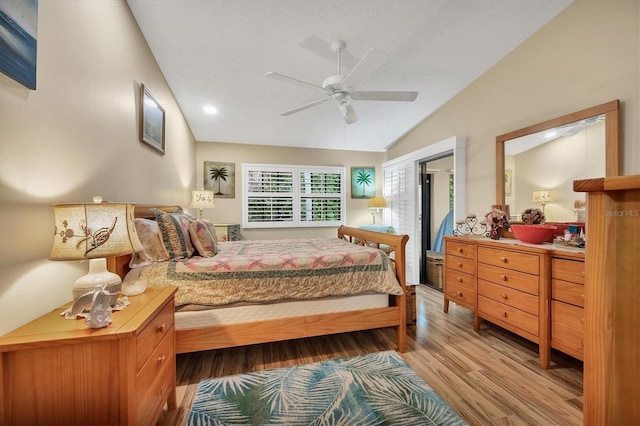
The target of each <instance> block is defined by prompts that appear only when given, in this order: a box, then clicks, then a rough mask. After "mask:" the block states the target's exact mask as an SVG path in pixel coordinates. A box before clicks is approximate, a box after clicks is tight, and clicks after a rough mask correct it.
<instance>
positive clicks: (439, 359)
mask: <svg viewBox="0 0 640 426" xmlns="http://www.w3.org/2000/svg"><path fill="white" fill-rule="evenodd" d="M416 293H417V297H416V300H417V303H416V305H417V309H416V312H417V318H418V319H417V324H416V325H412V326H410V327H408V338H407V352H406V353H405V354H403V358H404V359H405V360H406V361H407V363H408V364H409V365H410V366H411V367H412V368H413V369H414V370H415V371H416V372H417V373H418V374H419V375H420V376H421V377H422V378H423V379H424V380H425V381H426V382H427V383H428V384H429V385H430V386H431V387H432V388H433V389H434V390H435V391H436V392H437V393H438V394H439V395H440V396H441V397H442V399H444V400H445V401H446V402H447V403H448V404H449V405H450V406H451V407H452V408H453V409H455V410H456V411H457V412H458V413H459V414H460V416H462V418H464V419H465V420H466V421H467V422H468V423H469V424H470V425H563V426H565V425H582V363H581V362H580V361H578V360H575V359H573V358H571V357H569V356H566V355H564V354H562V353H559V352H555V351H554V352H553V353H552V356H551V360H552V366H551V368H550V369H548V370H542V369H541V368H540V364H539V359H538V356H537V345H535V344H533V343H530V342H528V341H526V340H524V339H522V338H520V337H518V336H516V335H514V334H511V333H509V332H507V331H505V330H503V329H501V328H499V327H497V326H494V325H492V324H490V323H487V322H486V321H484V322H483V323H482V327H481V329H480V333H475V332H474V331H473V314H472V313H471V312H469V311H467V310H466V309H464V308H461V307H459V306H457V305H455V304H452V305H451V307H450V309H449V313H448V314H445V313H443V311H442V304H443V300H442V293H440V292H438V291H437V290H435V289H432V288H430V287H428V286H424V285H420V286H418V287H417V291H416ZM394 334H395V330H394V329H381V330H370V331H362V332H355V333H346V334H339V335H333V336H323V337H317V338H309V339H300V340H293V341H289V342H280V343H268V344H261V345H253V346H247V347H241V348H230V349H222V350H215V351H205V352H195V353H190V354H180V355H178V356H177V396H178V409H177V410H175V411H170V412H167V411H165V412H164V413H163V415H162V416H161V419H160V422H159V423H158V424H159V425H182V424H184V423H185V420H186V417H187V414H188V413H189V408H190V406H191V403H192V401H193V398H194V395H195V391H196V387H197V385H198V382H199V381H201V380H203V379H207V378H212V377H221V376H227V375H232V374H240V373H246V372H249V371H258V370H264V369H269V368H278V367H285V366H290V365H296V364H305V363H311V362H315V361H322V360H325V359H331V358H343V357H349V356H356V355H360V354H364V353H371V352H377V351H383V350H389V349H395V345H394V343H393V338H394Z"/></svg>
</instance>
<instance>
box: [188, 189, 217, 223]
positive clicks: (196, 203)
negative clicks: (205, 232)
mask: <svg viewBox="0 0 640 426" xmlns="http://www.w3.org/2000/svg"><path fill="white" fill-rule="evenodd" d="M215 206H216V202H215V200H214V198H213V191H207V190H205V189H200V190H197V189H194V190H193V191H191V205H190V207H191V208H197V209H199V210H200V215H199V216H200V219H202V210H203V209H211V208H213V207H215Z"/></svg>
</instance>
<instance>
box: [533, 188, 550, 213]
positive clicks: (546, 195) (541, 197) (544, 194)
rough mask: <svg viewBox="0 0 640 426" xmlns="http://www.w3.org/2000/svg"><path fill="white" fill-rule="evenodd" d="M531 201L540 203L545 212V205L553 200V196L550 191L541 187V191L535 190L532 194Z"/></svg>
mask: <svg viewBox="0 0 640 426" xmlns="http://www.w3.org/2000/svg"><path fill="white" fill-rule="evenodd" d="M531 201H532V202H534V203H540V205H541V206H542V213H544V206H545V205H546V204H547V203H549V202H552V201H553V196H552V195H551V192H550V191H545V190H544V189H541V190H540V191H533V195H532V196H531Z"/></svg>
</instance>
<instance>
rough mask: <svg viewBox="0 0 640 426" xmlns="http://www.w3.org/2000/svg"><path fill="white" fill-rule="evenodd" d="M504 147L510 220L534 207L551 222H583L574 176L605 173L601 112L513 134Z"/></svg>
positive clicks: (582, 210)
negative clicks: (529, 131)
mask: <svg viewBox="0 0 640 426" xmlns="http://www.w3.org/2000/svg"><path fill="white" fill-rule="evenodd" d="M504 149H505V151H504V154H505V155H504V161H505V162H504V164H505V202H506V204H507V205H508V206H509V210H510V213H511V220H512V221H516V222H520V221H521V220H522V218H521V217H520V215H521V213H522V212H523V211H524V210H525V209H528V208H532V207H537V208H539V209H541V210H542V211H543V212H544V214H545V216H546V218H547V221H549V222H584V220H585V209H584V200H585V194H584V193H576V192H573V181H574V180H575V179H586V178H591V177H598V176H604V175H605V162H604V158H605V117H604V114H600V115H598V116H595V117H590V118H588V119H584V120H580V121H576V122H573V123H569V124H566V125H563V126H559V127H555V128H551V129H546V130H543V131H541V132H536V133H532V134H530V135H526V136H522V137H520V138H516V139H511V140H509V141H508V143H507V144H505V148H504Z"/></svg>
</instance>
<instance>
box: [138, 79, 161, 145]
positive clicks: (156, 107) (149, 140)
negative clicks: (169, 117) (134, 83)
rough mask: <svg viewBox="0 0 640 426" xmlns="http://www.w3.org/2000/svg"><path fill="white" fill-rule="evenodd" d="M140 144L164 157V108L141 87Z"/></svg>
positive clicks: (147, 90)
mask: <svg viewBox="0 0 640 426" xmlns="http://www.w3.org/2000/svg"><path fill="white" fill-rule="evenodd" d="M140 142H143V143H145V144H147V145H149V146H150V147H151V148H153V149H155V150H156V151H158V152H160V153H161V154H163V155H164V108H162V107H161V106H160V104H159V103H158V102H156V100H155V99H154V98H153V95H152V94H151V92H150V91H149V89H147V88H146V87H145V85H144V84H141V85H140Z"/></svg>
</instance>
